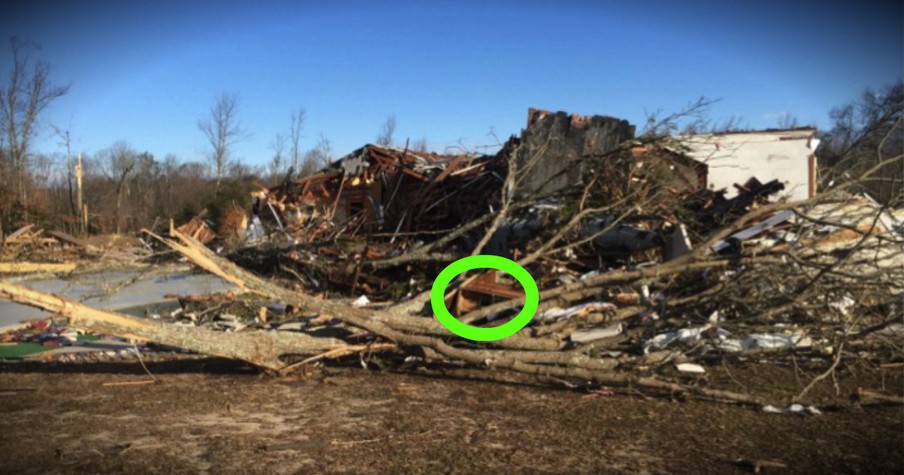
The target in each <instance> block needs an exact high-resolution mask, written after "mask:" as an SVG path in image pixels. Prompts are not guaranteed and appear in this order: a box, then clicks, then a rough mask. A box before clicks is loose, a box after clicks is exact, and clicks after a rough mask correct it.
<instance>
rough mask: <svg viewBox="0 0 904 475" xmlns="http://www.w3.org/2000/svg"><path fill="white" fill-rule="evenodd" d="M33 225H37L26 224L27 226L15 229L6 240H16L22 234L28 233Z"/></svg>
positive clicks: (10, 241)
mask: <svg viewBox="0 0 904 475" xmlns="http://www.w3.org/2000/svg"><path fill="white" fill-rule="evenodd" d="M33 227H35V225H34V224H26V225H25V226H22V227H21V228H19V229H17V230H15V231H13V232H12V234H10V235H9V236H6V240H5V241H4V242H7V243H12V242H15V241H16V240H17V239H18V238H19V237H20V236H22V235H23V234H25V233H27V232H28V231H29V230H30V229H31V228H33Z"/></svg>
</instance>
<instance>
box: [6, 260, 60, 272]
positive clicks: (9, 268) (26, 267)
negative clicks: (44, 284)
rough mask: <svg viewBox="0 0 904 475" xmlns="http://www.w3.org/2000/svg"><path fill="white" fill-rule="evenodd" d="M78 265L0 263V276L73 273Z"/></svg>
mask: <svg viewBox="0 0 904 475" xmlns="http://www.w3.org/2000/svg"><path fill="white" fill-rule="evenodd" d="M76 267H77V265H76V264H75V263H74V262H62V263H45V262H0V274H30V273H34V272H54V273H55V272H72V271H74V270H75V268H76Z"/></svg>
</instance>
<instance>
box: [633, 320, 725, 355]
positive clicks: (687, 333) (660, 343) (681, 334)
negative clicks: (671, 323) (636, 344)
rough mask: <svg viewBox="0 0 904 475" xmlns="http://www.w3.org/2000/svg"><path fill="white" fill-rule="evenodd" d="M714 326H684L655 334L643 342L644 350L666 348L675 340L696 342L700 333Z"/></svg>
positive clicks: (647, 351)
mask: <svg viewBox="0 0 904 475" xmlns="http://www.w3.org/2000/svg"><path fill="white" fill-rule="evenodd" d="M712 327H713V326H712V325H711V324H706V325H703V326H702V327H696V328H682V329H681V330H678V331H674V332H668V333H660V334H659V335H656V336H654V337H653V338H651V339H649V340H647V341H645V342H644V344H643V352H644V353H649V352H650V349H657V350H658V349H660V348H665V347H666V346H668V345H669V344H670V343H672V342H673V341H676V340H677V341H683V342H692V343H693V342H696V341H699V340H700V335H702V334H703V332H705V331H706V330H709V329H710V328H712Z"/></svg>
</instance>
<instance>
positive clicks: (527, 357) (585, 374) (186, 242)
mask: <svg viewBox="0 0 904 475" xmlns="http://www.w3.org/2000/svg"><path fill="white" fill-rule="evenodd" d="M172 234H173V236H175V237H176V238H177V239H179V241H180V242H176V241H173V240H171V239H166V238H163V237H160V236H156V235H155V236H154V237H155V238H157V239H159V240H160V241H161V242H163V243H164V244H166V245H167V246H169V247H170V248H172V249H174V250H176V251H178V252H180V253H181V254H182V255H183V256H185V257H186V258H188V259H189V260H190V261H192V262H193V263H195V264H196V265H198V266H199V267H201V268H203V269H205V270H207V271H209V272H211V273H213V274H215V275H218V276H220V277H223V278H224V279H227V277H228V279H227V280H228V281H229V282H232V283H234V284H236V285H238V286H239V287H241V288H242V289H245V290H247V291H249V292H253V293H255V294H260V295H263V296H266V297H269V298H272V299H274V300H277V301H280V302H283V303H291V304H293V305H299V306H303V307H307V308H308V309H314V308H316V309H318V310H319V311H320V312H324V313H327V314H329V315H330V316H331V317H333V318H335V319H336V320H339V321H341V322H343V323H345V324H347V325H350V326H354V327H357V328H362V329H365V330H367V331H369V332H371V333H373V334H375V335H378V336H380V337H382V338H385V339H388V340H390V341H392V342H394V343H396V344H397V345H400V346H409V347H420V348H424V349H428V350H432V353H433V354H434V355H439V356H440V357H441V359H442V360H443V361H448V362H463V363H467V364H472V365H478V366H487V367H490V368H495V369H501V370H508V371H514V372H517V373H523V374H528V375H533V376H539V377H554V378H563V379H577V380H582V381H587V382H593V383H596V384H603V385H610V386H619V387H632V388H636V389H646V390H652V391H657V392H660V393H662V392H665V393H670V394H688V395H696V396H699V397H704V398H710V399H717V400H727V401H732V402H737V403H742V404H751V405H763V404H765V402H764V401H763V400H761V399H760V398H758V397H755V396H752V395H749V394H743V393H737V392H732V391H723V390H718V389H709V388H703V387H699V386H690V385H685V384H680V383H676V382H671V381H668V380H664V379H660V378H656V377H653V376H637V375H634V374H631V373H623V372H616V371H614V369H615V367H616V365H615V364H613V361H612V360H609V361H607V360H602V359H597V358H590V357H587V356H586V355H583V354H580V353H575V352H560V351H558V350H559V349H561V348H562V346H563V344H562V343H561V342H558V341H556V340H553V339H551V338H530V337H523V336H522V337H520V339H522V340H534V341H536V342H541V345H548V346H547V347H546V348H543V350H540V351H520V352H512V351H505V350H490V349H469V348H461V347H456V346H453V345H451V344H449V343H447V342H445V341H443V339H442V338H440V337H437V336H429V335H423V334H411V333H407V332H406V331H404V330H401V329H399V328H404V327H405V326H413V325H417V324H416V323H414V322H420V323H421V324H422V325H423V326H425V327H426V326H432V324H436V325H440V324H439V323H438V322H436V321H435V320H433V319H425V318H422V317H416V316H411V315H404V314H403V313H404V312H403V311H402V309H406V310H407V309H410V308H411V306H410V305H409V304H408V303H403V304H400V305H398V306H396V307H389V308H388V309H384V310H372V311H369V310H365V309H360V308H355V307H352V306H351V305H348V304H345V303H341V302H336V301H328V300H322V299H318V298H316V297H313V296H310V295H307V294H304V293H301V292H294V291H292V290H289V289H286V288H283V287H280V286H277V285H275V284H273V283H272V282H267V281H265V280H264V279H261V278H260V277H257V276H255V275H254V274H251V273H250V272H248V271H246V270H244V269H241V268H240V267H238V266H236V265H235V264H233V263H231V262H229V261H227V260H226V259H224V258H222V257H220V256H217V255H216V254H215V253H213V252H212V251H210V250H209V249H207V248H206V247H205V246H203V245H202V244H201V243H199V242H197V241H196V240H194V239H192V238H190V237H188V236H185V235H184V234H182V233H179V232H178V231H174V232H173V233H172ZM423 322H431V323H430V324H424V323H423ZM448 334H449V332H448V331H446V335H448ZM514 338H516V337H509V338H506V339H503V340H500V341H497V342H493V343H496V344H499V343H502V344H505V343H506V342H508V341H509V340H513V339H514Z"/></svg>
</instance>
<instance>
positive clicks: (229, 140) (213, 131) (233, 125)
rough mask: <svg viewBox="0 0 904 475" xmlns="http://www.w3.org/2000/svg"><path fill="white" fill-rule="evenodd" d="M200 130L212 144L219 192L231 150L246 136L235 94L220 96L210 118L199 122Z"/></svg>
mask: <svg viewBox="0 0 904 475" xmlns="http://www.w3.org/2000/svg"><path fill="white" fill-rule="evenodd" d="M198 128H199V129H201V132H204V136H205V137H206V138H207V141H208V142H209V143H210V147H211V151H210V155H209V157H208V159H209V160H210V162H211V163H212V164H213V166H214V171H215V173H216V188H215V192H219V191H220V184H221V183H222V181H223V174H224V172H225V171H226V168H227V165H228V162H229V158H230V152H231V148H232V146H233V145H235V143H236V142H238V141H239V140H241V139H242V138H244V137H245V135H246V134H245V130H244V129H243V128H242V126H241V124H240V123H239V120H238V97H237V96H236V95H235V94H228V93H222V94H220V95H219V97H217V100H216V102H215V103H214V105H213V106H212V107H211V108H210V118H208V119H207V120H200V121H198Z"/></svg>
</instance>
